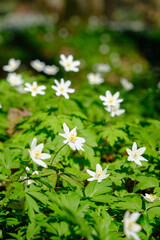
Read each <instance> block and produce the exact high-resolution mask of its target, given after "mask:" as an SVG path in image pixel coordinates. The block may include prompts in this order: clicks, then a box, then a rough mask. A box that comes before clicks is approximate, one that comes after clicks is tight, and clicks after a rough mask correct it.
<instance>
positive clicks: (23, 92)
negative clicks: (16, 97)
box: [16, 85, 26, 94]
mask: <svg viewBox="0 0 160 240" xmlns="http://www.w3.org/2000/svg"><path fill="white" fill-rule="evenodd" d="M16 90H17V92H19V93H21V94H25V93H26V91H25V90H24V87H23V86H22V85H20V86H17V87H16Z"/></svg>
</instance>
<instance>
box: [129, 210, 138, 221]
mask: <svg viewBox="0 0 160 240" xmlns="http://www.w3.org/2000/svg"><path fill="white" fill-rule="evenodd" d="M139 217H140V213H139V212H134V213H132V214H131V215H130V220H132V221H133V222H136V221H137V220H138V218H139Z"/></svg>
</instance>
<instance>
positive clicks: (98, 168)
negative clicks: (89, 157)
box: [96, 163, 102, 172]
mask: <svg viewBox="0 0 160 240" xmlns="http://www.w3.org/2000/svg"><path fill="white" fill-rule="evenodd" d="M97 171H102V167H101V165H100V164H99V163H98V164H97V165H96V172H97Z"/></svg>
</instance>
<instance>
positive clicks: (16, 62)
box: [2, 58, 21, 72]
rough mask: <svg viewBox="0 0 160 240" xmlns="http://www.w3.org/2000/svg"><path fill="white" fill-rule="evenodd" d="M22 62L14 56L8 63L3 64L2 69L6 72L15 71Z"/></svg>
mask: <svg viewBox="0 0 160 240" xmlns="http://www.w3.org/2000/svg"><path fill="white" fill-rule="evenodd" d="M20 64H21V61H20V60H15V59H14V58H11V59H10V60H9V62H8V65H5V66H3V68H2V69H3V70H4V71H6V72H14V71H15V70H16V69H17V68H18V67H19V65H20Z"/></svg>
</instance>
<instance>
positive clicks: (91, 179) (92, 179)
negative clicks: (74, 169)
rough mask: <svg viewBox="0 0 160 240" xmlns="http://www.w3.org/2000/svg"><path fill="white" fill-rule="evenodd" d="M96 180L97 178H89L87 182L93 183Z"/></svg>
mask: <svg viewBox="0 0 160 240" xmlns="http://www.w3.org/2000/svg"><path fill="white" fill-rule="evenodd" d="M94 180H96V179H95V178H88V179H87V181H89V182H91V181H94Z"/></svg>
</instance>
